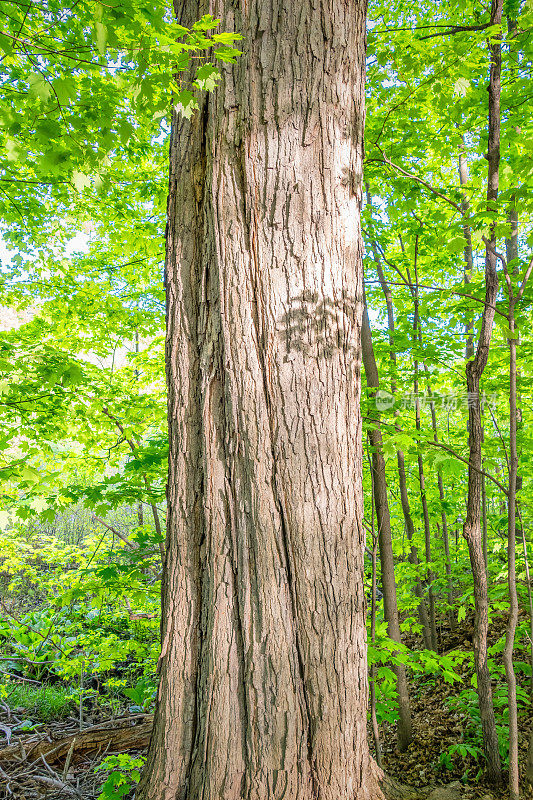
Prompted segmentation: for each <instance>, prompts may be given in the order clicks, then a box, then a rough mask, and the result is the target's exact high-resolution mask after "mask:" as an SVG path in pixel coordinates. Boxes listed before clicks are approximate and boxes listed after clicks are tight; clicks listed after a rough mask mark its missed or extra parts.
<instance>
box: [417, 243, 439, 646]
mask: <svg viewBox="0 0 533 800" xmlns="http://www.w3.org/2000/svg"><path fill="white" fill-rule="evenodd" d="M417 253H418V238H417V244H416V247H415V266H414V269H415V275H417V265H416V259H417ZM411 292H412V294H413V299H414V318H413V349H415V348H416V346H417V344H418V340H419V338H420V337H419V327H420V318H419V305H418V278H417V279H416V284H415V286H414V287H413V286H411ZM419 369H420V367H419V362H418V360H417V359H416V358H415V362H414V386H413V390H414V396H415V425H416V430H417V432H418V433H419V434H420V429H421V419H420V397H419V389H420V386H419V380H418V375H419ZM417 462H418V481H419V485H420V502H421V505H422V517H423V519H424V540H425V548H426V565H427V566H426V570H427V571H426V575H427V582H428V601H429V625H430V641H431V649H432V650H435V651H437V649H438V639H437V624H436V620H435V596H434V592H433V581H434V579H435V576H434V574H433V570H432V568H431V525H430V522H429V509H428V501H427V495H426V477H425V474H424V460H423V458H422V454H421V453H420V452H419V453H418V457H417Z"/></svg>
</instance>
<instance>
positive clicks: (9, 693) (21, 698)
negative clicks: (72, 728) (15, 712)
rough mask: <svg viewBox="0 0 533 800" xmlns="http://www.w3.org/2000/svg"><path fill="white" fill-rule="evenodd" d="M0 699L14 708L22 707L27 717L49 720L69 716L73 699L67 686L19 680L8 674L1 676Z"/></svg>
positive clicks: (36, 719) (21, 710)
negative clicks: (37, 683)
mask: <svg viewBox="0 0 533 800" xmlns="http://www.w3.org/2000/svg"><path fill="white" fill-rule="evenodd" d="M0 699H1V700H2V701H3V702H4V703H5V704H6V705H8V706H9V707H10V708H12V709H15V708H16V709H20V711H19V716H20V714H21V713H23V714H24V716H25V717H29V718H31V720H35V721H39V722H49V721H50V720H52V719H61V718H62V717H66V716H68V714H69V713H70V712H71V711H72V709H73V701H72V699H71V697H70V696H69V689H68V687H66V686H47V685H46V684H42V685H41V686H38V685H36V684H31V683H25V682H17V680H16V679H12V678H10V677H9V676H7V675H4V676H0Z"/></svg>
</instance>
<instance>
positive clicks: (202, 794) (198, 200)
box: [137, 0, 380, 800]
mask: <svg viewBox="0 0 533 800" xmlns="http://www.w3.org/2000/svg"><path fill="white" fill-rule="evenodd" d="M176 11H177V19H178V21H179V22H183V23H184V24H188V23H190V22H191V15H193V16H194V17H195V18H197V17H199V16H201V14H202V13H206V12H210V13H213V15H214V16H217V17H218V16H220V17H221V18H222V23H221V30H231V29H235V30H238V31H240V32H241V33H242V34H243V36H244V45H243V49H244V55H243V56H242V57H241V58H240V59H239V62H238V64H237V65H235V66H231V67H229V68H227V69H225V70H224V80H223V84H222V86H221V88H220V90H218V91H217V93H216V94H215V95H212V96H210V97H209V98H208V99H207V100H205V101H204V102H203V104H202V107H201V109H200V111H199V112H198V113H197V114H196V115H195V117H194V118H193V120H192V121H191V122H190V123H189V122H187V121H184V120H182V119H180V118H177V117H175V118H174V120H173V131H172V140H171V151H170V163H171V172H170V195H169V206H168V215H169V218H168V232H167V264H166V270H167V272H166V280H167V303H168V310H167V314H168V321H167V374H168V388H169V423H170V466H169V483H168V507H169V522H168V531H167V558H166V564H165V574H164V581H163V583H164V586H163V619H162V654H161V661H160V672H161V683H160V689H159V697H158V704H157V711H156V720H155V727H154V734H153V738H152V742H151V746H150V750H149V756H148V763H147V768H146V771H145V773H144V776H143V779H142V782H141V785H140V788H139V790H138V792H137V797H138V798H142V800H148V799H149V800H193V799H194V800H196V798H203V799H204V800H208V799H209V800H215V798H216V800H234V799H235V800H236V799H237V798H246V799H247V800H267V798H268V800H281V798H286V800H318V798H320V800H367V799H368V800H369V799H370V798H373V800H374V798H378V797H380V791H379V789H378V788H377V786H376V778H375V776H376V774H379V773H376V771H375V770H374V769H373V767H372V762H371V759H370V757H369V754H368V750H367V743H366V708H367V694H368V683H367V664H366V638H365V600H364V591H363V552H364V544H365V541H364V540H365V537H364V533H363V529H362V524H361V521H362V497H361V492H362V489H361V432H360V412H359V391H360V325H361V310H362V246H361V237H360V229H359V207H360V199H361V174H362V154H363V123H364V93H363V90H364V55H365V4H364V2H348V0H319V1H318V2H311V0H298V2H296V0H288V1H287V0H285V2H283V3H280V2H277V0H261V2H260V1H259V0H247V1H246V2H245V1H244V0H242V1H241V0H232V1H229V2H226V3H224V7H223V8H222V7H221V6H218V5H217V4H216V3H215V4H214V5H211V6H209V5H207V4H206V5H203V4H202V5H198V4H195V3H191V2H187V3H186V4H185V3H183V9H182V8H181V5H180V6H179V7H178V8H177V9H176ZM182 11H183V13H182ZM185 11H186V13H185Z"/></svg>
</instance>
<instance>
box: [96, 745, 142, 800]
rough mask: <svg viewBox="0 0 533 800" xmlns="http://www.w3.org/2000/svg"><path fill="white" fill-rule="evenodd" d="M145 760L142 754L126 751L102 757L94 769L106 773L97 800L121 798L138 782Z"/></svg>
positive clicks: (117, 799) (118, 799) (116, 799)
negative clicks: (135, 754)
mask: <svg viewBox="0 0 533 800" xmlns="http://www.w3.org/2000/svg"><path fill="white" fill-rule="evenodd" d="M145 761H146V759H145V758H143V757H142V756H131V755H129V754H128V753H120V754H119V755H116V756H107V758H104V760H103V761H102V762H101V763H100V764H98V766H97V767H95V770H94V771H95V772H107V773H108V774H107V777H106V779H105V781H104V783H103V785H102V790H101V792H100V794H99V795H98V798H97V800H122V798H123V797H125V796H126V795H128V794H129V793H130V792H131V790H132V789H133V787H134V786H135V785H136V784H137V783H138V782H139V780H140V778H141V769H142V768H143V766H144V762H145Z"/></svg>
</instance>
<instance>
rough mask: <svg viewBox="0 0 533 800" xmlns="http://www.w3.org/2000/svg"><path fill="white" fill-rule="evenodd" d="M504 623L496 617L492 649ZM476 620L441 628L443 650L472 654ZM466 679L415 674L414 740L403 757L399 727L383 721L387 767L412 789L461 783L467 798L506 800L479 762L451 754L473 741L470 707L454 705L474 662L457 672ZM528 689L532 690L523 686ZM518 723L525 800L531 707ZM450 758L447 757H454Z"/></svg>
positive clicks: (411, 642) (412, 641) (410, 641)
mask: <svg viewBox="0 0 533 800" xmlns="http://www.w3.org/2000/svg"><path fill="white" fill-rule="evenodd" d="M505 624H506V621H505V619H504V618H503V617H497V618H496V619H495V620H494V621H493V623H492V625H491V626H490V629H489V646H491V645H495V644H496V642H497V641H498V640H499V639H500V638H501V637H502V636H503V635H504V633H505ZM473 632H474V628H473V618H470V619H469V618H467V619H465V620H464V621H463V622H462V623H461V624H460V625H458V626H457V627H456V628H455V630H454V631H451V630H450V628H449V627H447V626H442V627H441V628H440V630H439V639H440V641H439V645H440V646H439V650H440V652H441V653H449V652H450V651H452V650H453V651H462V652H466V653H470V652H472V637H473ZM405 643H406V644H407V645H408V646H409V647H420V646H421V643H420V642H419V641H417V638H416V637H414V636H413V637H409V636H407V637H405ZM456 671H457V672H459V673H460V674H461V676H462V678H463V681H462V682H461V683H453V684H450V683H446V682H445V681H444V680H442V679H441V678H439V677H437V678H435V679H433V680H431V679H430V680H421V676H420V675H414V676H411V680H410V687H409V688H410V693H411V705H412V708H411V710H412V714H413V732H414V741H413V742H412V744H411V745H410V746H409V748H408V749H407V751H406V752H404V753H400V752H399V750H398V748H397V746H396V727H395V726H394V725H388V724H387V723H384V724H383V725H381V726H380V735H381V737H382V738H381V748H382V752H383V769H384V770H385V772H386V773H388V774H389V775H390V776H391V777H393V778H395V779H396V780H398V781H399V782H401V783H404V784H407V785H409V786H413V787H422V786H427V785H430V784H431V785H434V784H448V783H452V782H454V781H460V782H461V783H462V784H463V785H464V790H463V796H464V798H465V800H505V799H506V798H508V797H509V793H508V791H507V789H506V788H498V787H495V786H494V785H491V784H490V783H488V782H486V781H484V780H483V778H481V779H480V780H479V781H477V780H476V777H477V774H478V772H479V771H480V767H481V766H482V762H481V759H479V760H478V759H476V758H475V757H474V756H472V755H466V756H465V757H464V758H463V757H462V756H461V755H460V754H458V753H455V754H454V753H453V748H454V747H455V746H456V745H457V744H461V743H463V742H465V741H466V742H469V741H470V737H469V736H468V730H469V725H470V719H471V718H470V716H469V712H468V710H467V709H465V708H464V707H461V706H460V705H459V707H457V703H456V702H455V703H454V700H455V701H456V700H457V699H458V698H459V694H460V692H461V691H462V690H463V689H464V688H465V687H467V686H470V685H471V677H472V668H471V663H469V662H468V661H465V662H464V663H463V664H462V665H460V666H459V667H458V668H456ZM524 689H526V690H528V691H529V686H524ZM518 725H519V740H520V741H519V758H520V768H521V769H520V772H521V782H520V785H521V797H523V798H524V800H525V798H533V789H532V788H531V787H528V786H527V784H526V782H525V779H524V778H525V775H524V773H525V766H526V759H527V750H528V743H529V733H530V731H531V729H532V727H533V708H531V707H529V708H528V709H527V711H521V712H520V713H519V716H518ZM450 751H452V754H451V755H449V757H448V758H447V759H446V758H445V757H444V754H446V753H448V754H450Z"/></svg>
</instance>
